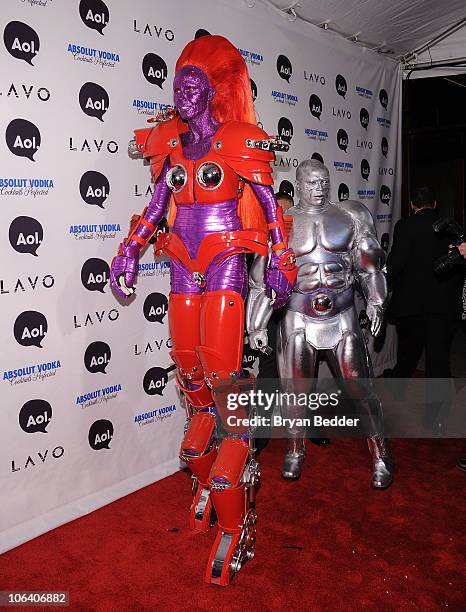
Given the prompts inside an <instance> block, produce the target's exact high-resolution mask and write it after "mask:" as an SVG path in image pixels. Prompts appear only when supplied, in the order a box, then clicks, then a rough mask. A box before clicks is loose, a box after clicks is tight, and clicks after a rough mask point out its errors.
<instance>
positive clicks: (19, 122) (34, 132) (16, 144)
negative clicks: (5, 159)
mask: <svg viewBox="0 0 466 612" xmlns="http://www.w3.org/2000/svg"><path fill="white" fill-rule="evenodd" d="M5 139H6V144H7V147H8V148H9V149H10V151H11V152H12V153H13V155H17V156H18V157H27V158H28V159H30V160H31V161H36V160H35V159H34V155H35V154H36V153H37V150H38V148H39V147H40V143H41V138H40V132H39V130H38V128H37V127H36V126H35V125H34V124H33V123H31V122H30V121H27V119H13V121H10V123H9V124H8V126H7V128H6V132H5Z"/></svg>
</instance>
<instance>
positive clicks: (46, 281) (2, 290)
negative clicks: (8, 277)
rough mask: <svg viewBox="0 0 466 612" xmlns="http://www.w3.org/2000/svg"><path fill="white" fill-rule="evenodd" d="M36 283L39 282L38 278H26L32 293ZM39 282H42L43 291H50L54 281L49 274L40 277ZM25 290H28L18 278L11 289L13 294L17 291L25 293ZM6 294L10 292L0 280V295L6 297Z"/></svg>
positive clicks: (24, 283)
mask: <svg viewBox="0 0 466 612" xmlns="http://www.w3.org/2000/svg"><path fill="white" fill-rule="evenodd" d="M38 281H39V277H38V276H37V275H36V276H35V277H34V278H31V277H30V276H28V278H27V282H28V283H29V286H30V287H31V289H32V290H33V291H34V290H35V288H36V286H37V283H38ZM41 282H42V286H43V287H44V288H45V289H50V288H51V287H53V286H54V284H55V279H54V278H53V276H52V275H51V274H46V275H45V276H43V277H42V281H41ZM24 285H26V288H25V287H24ZM26 289H29V287H28V286H27V283H26V281H25V280H21V279H20V278H18V279H17V280H16V283H15V286H14V289H13V293H16V292H17V291H19V290H21V291H26ZM7 293H10V290H9V289H8V288H7V286H6V285H5V281H4V280H3V279H0V295H6V294H7Z"/></svg>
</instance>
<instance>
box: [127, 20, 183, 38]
mask: <svg viewBox="0 0 466 612" xmlns="http://www.w3.org/2000/svg"><path fill="white" fill-rule="evenodd" d="M152 28H153V29H154V34H155V36H156V37H157V38H161V37H162V36H163V37H164V38H165V39H166V40H168V42H172V41H174V40H175V34H174V32H173V30H170V28H166V29H164V28H163V27H162V26H159V27H158V26H156V25H153V26H152ZM133 30H134V31H135V32H136V33H138V34H140V33H141V26H139V27H138V22H137V20H136V19H134V20H133ZM142 33H143V34H147V35H149V36H153V35H154V34H152V29H151V26H150V25H149V24H148V23H146V25H145V26H144V30H143V32H142Z"/></svg>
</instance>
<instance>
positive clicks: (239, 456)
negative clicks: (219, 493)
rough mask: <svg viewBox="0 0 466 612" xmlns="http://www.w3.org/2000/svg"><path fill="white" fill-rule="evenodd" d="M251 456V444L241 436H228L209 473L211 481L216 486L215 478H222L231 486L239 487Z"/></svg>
mask: <svg viewBox="0 0 466 612" xmlns="http://www.w3.org/2000/svg"><path fill="white" fill-rule="evenodd" d="M248 457H249V446H248V444H247V443H246V442H244V441H243V440H240V439H239V438H226V439H225V440H223V442H222V443H221V445H220V449H219V451H218V455H217V459H216V460H215V463H214V464H213V466H212V469H211V471H210V474H209V482H210V484H211V486H214V488H215V483H214V482H213V481H214V479H215V478H222V479H224V480H226V481H228V483H230V486H231V487H237V486H238V484H239V482H240V480H241V477H242V475H243V472H244V468H245V467H246V463H247V461H248Z"/></svg>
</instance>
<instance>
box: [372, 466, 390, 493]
mask: <svg viewBox="0 0 466 612" xmlns="http://www.w3.org/2000/svg"><path fill="white" fill-rule="evenodd" d="M392 482H393V465H392V464H391V462H390V461H388V460H387V459H385V460H383V459H378V460H377V461H374V467H373V471H372V488H373V489H378V490H384V489H388V487H389V486H390V485H391V484H392Z"/></svg>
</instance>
